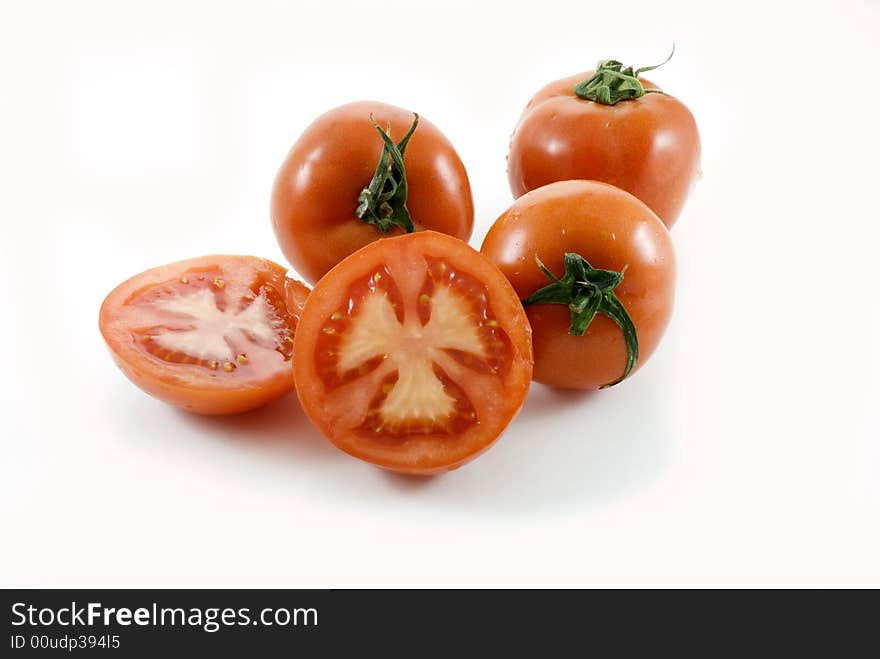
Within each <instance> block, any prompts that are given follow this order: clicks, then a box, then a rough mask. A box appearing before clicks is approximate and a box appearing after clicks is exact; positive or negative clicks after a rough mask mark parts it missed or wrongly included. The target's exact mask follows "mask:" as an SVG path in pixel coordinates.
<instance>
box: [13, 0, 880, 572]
mask: <svg viewBox="0 0 880 659" xmlns="http://www.w3.org/2000/svg"><path fill="white" fill-rule="evenodd" d="M823 4H824V7H823V6H822V5H823ZM878 34H880V5H878V3H877V2H867V3H864V2H843V1H837V2H833V3H832V2H828V3H802V2H798V3H768V2H761V3H756V4H747V3H734V4H730V3H728V4H726V5H723V6H717V5H715V4H714V3H704V2H693V3H686V4H685V3H677V4H676V3H674V2H643V3H633V2H627V3H612V2H602V3H590V2H584V1H582V0H580V1H578V2H574V3H570V4H564V3H560V2H551V1H548V0H542V1H541V2H525V3H520V2H505V3H503V4H496V5H489V4H488V3H481V4H480V6H479V7H471V6H470V5H469V3H464V2H459V3H448V2H444V3H439V2H438V3H434V4H425V5H424V6H415V4H414V3H404V2H398V3H384V2H381V1H379V0H375V1H373V2H370V3H369V4H366V3H365V4H364V5H363V6H358V5H357V4H356V3H339V2H337V3H331V2H313V3H308V6H295V5H289V6H288V5H286V4H285V3H282V2H271V3H244V2H243V3H240V4H228V3H218V2H204V3H183V2H179V1H174V2H150V3H123V2H109V1H108V2H88V1H82V2H76V3H73V2H57V3H44V2H32V3H25V2H12V1H8V0H0V189H2V192H0V223H2V227H0V229H2V233H0V237H2V243H0V245H2V247H0V249H2V259H0V276H2V281H3V282H4V284H5V292H4V295H3V303H2V317H3V321H2V323H0V346H2V357H0V359H2V361H0V363H2V367H3V368H2V373H3V377H2V378H0V393H2V395H0V405H2V425H0V434H2V445H0V449H2V455H0V494H2V500H0V523H2V529H3V530H2V532H0V534H2V537H3V539H2V541H0V584H3V585H9V586H11V585H53V584H54V585H95V586H97V585H259V586H263V585H265V586H270V585H271V586H343V585H375V586H386V585H571V586H573V585H846V584H851V585H868V584H873V585H875V586H876V585H880V560H878V556H880V427H878V426H880V424H878V407H880V404H878V402H880V395H878V394H880V385H878V374H880V368H878V354H880V348H878V340H877V339H878V333H880V313H878V312H880V306H878V290H877V285H878V283H880V276H878V267H877V263H876V258H877V253H878V252H877V250H878V247H877V241H878V239H880V231H878V228H877V227H878V222H880V213H878V211H877V193H878V190H877V188H878V170H880V167H878V156H877V154H878V152H880V139H878V128H877V126H878V119H877V117H878V107H880V93H878V90H877V76H876V71H875V69H876V66H877V64H878V62H880V57H878V56H880V48H878V45H877V44H878V41H877V35H878ZM673 41H675V43H676V45H677V50H676V55H675V57H674V58H673V60H672V61H671V62H670V63H669V64H668V65H667V66H666V67H664V68H663V69H661V70H660V71H659V72H655V73H654V74H653V75H652V78H653V79H654V80H655V81H656V82H658V83H659V84H660V85H662V86H663V87H664V88H665V89H666V90H667V91H669V92H671V93H673V94H675V95H677V96H678V97H680V98H681V99H682V100H684V101H685V102H686V103H687V104H688V105H689V107H690V108H691V110H692V111H693V113H694V114H695V116H696V118H697V121H698V124H699V126H700V130H701V133H702V140H703V171H704V176H703V178H702V180H701V181H700V183H699V185H698V187H697V188H696V190H695V192H694V194H693V196H692V197H691V200H690V202H689V204H688V206H687V208H686V210H685V213H684V215H683V216H682V217H681V219H680V220H679V222H678V224H677V225H676V227H675V228H674V230H673V239H674V241H675V244H676V248H677V250H678V256H679V265H680V268H679V282H678V298H677V307H676V313H675V316H674V319H673V322H672V324H671V326H670V328H669V331H668V333H667V335H666V338H665V341H664V343H663V345H662V346H661V348H660V350H659V351H658V352H657V353H656V355H655V356H654V357H653V358H652V360H651V361H650V362H649V363H648V364H647V365H646V366H645V368H644V369H643V370H642V371H641V372H639V373H638V375H637V376H636V377H634V378H633V379H632V380H629V381H627V382H626V383H624V384H623V385H621V386H619V387H616V388H614V389H612V390H608V391H603V392H599V393H596V394H588V395H583V394H571V393H560V392H558V391H553V390H550V389H547V388H545V387H542V386H540V385H535V386H534V387H533V389H532V391H531V392H530V394H529V397H528V400H527V402H526V405H525V407H524V409H523V411H522V413H521V414H520V416H519V418H518V419H517V420H516V421H515V422H514V424H513V425H512V426H511V427H510V429H509V430H508V432H507V433H506V434H505V436H504V437H503V438H502V440H501V441H500V442H499V443H498V444H497V445H496V446H495V448H493V449H492V450H491V451H489V452H488V453H487V454H486V455H485V456H483V457H481V458H480V459H478V460H477V461H475V462H473V463H471V464H469V465H467V466H466V467H464V468H463V469H461V470H459V471H457V472H454V473H452V474H449V475H445V476H441V477H436V478H431V479H411V478H404V477H399V476H394V475H390V474H387V473H384V472H381V471H379V470H377V469H374V468H372V467H370V466H369V465H366V464H363V463H360V462H358V461H356V460H353V459H350V458H348V457H347V456H345V455H344V454H342V453H340V452H338V451H337V450H336V449H334V448H333V447H332V446H331V445H330V444H329V443H328V442H326V441H325V440H324V439H323V438H322V437H321V436H319V435H318V434H317V432H316V431H315V430H314V429H313V428H312V427H311V426H310V425H309V423H308V422H307V421H306V419H305V418H304V416H303V414H302V412H301V411H300V409H299V406H298V403H297V401H296V398H295V396H291V397H288V398H287V399H285V400H283V401H281V402H279V403H277V404H274V405H272V406H270V407H268V408H265V409H263V410H261V411H257V412H254V413H251V414H247V415H244V416H240V417H236V418H229V419H206V418H197V417H193V416H190V415H187V414H185V413H183V412H180V411H177V410H175V409H172V408H170V407H167V406H165V405H163V404H161V403H159V402H157V401H154V400H153V399H150V398H148V397H147V396H145V395H143V394H142V393H141V392H140V391H138V390H137V389H135V388H134V387H133V386H132V385H131V384H129V383H128V381H127V380H125V378H124V377H123V376H122V375H121V374H120V373H119V372H118V371H117V370H116V368H115V367H114V365H113V364H112V362H111V360H110V357H109V356H108V355H107V353H106V351H105V348H104V346H103V344H102V341H101V337H100V335H99V333H98V328H97V316H98V308H99V306H100V303H101V301H102V299H103V298H104V296H105V295H106V294H107V293H108V292H109V291H110V290H111V289H112V288H113V287H114V286H115V285H116V284H117V283H119V282H120V281H122V280H123V279H125V278H127V277H129V276H131V275H134V274H136V273H138V272H140V271H141V270H144V269H146V268H148V267H152V266H155V265H160V264H163V263H167V262H171V261H176V260H179V259H183V258H187V257H191V256H197V255H201V254H208V253H218V252H220V253H222V252H228V253H245V254H256V255H261V256H266V257H269V258H272V259H274V260H277V261H280V262H283V257H282V255H281V252H280V250H279V249H278V247H277V245H276V244H275V240H274V237H273V234H272V231H271V228H270V222H269V210H268V209H269V191H270V186H271V183H272V179H273V176H274V174H275V170H276V168H277V167H278V166H279V165H280V163H281V161H282V159H283V157H284V155H285V153H286V151H287V149H288V148H289V147H290V145H291V144H292V143H293V141H294V140H295V139H296V137H297V136H298V134H299V133H300V131H301V130H302V129H303V128H304V127H305V126H306V124H307V123H308V122H309V121H311V120H312V119H313V118H314V117H316V116H317V115H318V114H320V113H322V112H324V111H325V110H327V109H329V108H331V107H334V106H335V105H338V104H341V103H343V102H347V101H350V100H355V99H363V98H372V99H377V100H382V101H386V102H390V103H393V104H397V105H400V106H403V107H406V108H410V109H413V110H417V111H418V112H420V113H422V114H424V115H425V116H426V117H428V118H430V119H431V120H432V121H433V122H434V123H435V124H437V125H438V126H439V127H440V128H441V130H443V131H444V132H445V133H446V135H447V136H448V137H449V138H450V139H451V140H452V142H453V143H454V144H455V145H456V147H457V149H458V151H459V153H460V155H461V156H462V159H463V160H464V162H465V164H466V166H467V167H468V170H469V173H470V176H471V182H472V185H473V189H474V196H475V202H476V210H477V214H476V217H477V227H476V231H475V235H474V240H473V244H475V245H479V242H480V241H481V240H482V237H483V235H484V234H485V232H486V230H487V229H488V227H489V225H490V223H491V221H492V220H493V219H494V218H495V217H497V215H498V214H500V213H501V211H503V210H504V209H505V208H506V206H507V205H509V204H510V202H511V199H510V195H509V191H508V188H507V181H506V176H505V162H504V158H505V155H506V147H507V140H508V136H509V134H510V131H511V130H512V128H513V126H514V123H515V121H516V119H517V116H518V114H519V112H520V110H521V108H522V107H523V105H524V104H525V103H526V101H527V100H528V98H529V96H530V95H531V94H532V93H533V92H535V91H536V90H537V89H538V88H539V87H541V86H542V85H543V84H545V83H546V82H549V81H550V80H553V79H555V78H558V77H562V76H565V75H569V74H572V73H575V72H578V71H581V70H584V69H587V68H590V67H592V66H593V65H594V64H595V61H596V60H597V59H600V58H609V57H613V58H616V59H622V60H624V61H625V62H631V63H633V64H638V65H644V64H651V63H655V62H656V61H659V60H662V59H663V58H664V57H665V56H666V54H667V52H668V50H669V47H670V45H671V43H672V42H673Z"/></svg>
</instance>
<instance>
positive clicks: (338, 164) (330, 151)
mask: <svg viewBox="0 0 880 659" xmlns="http://www.w3.org/2000/svg"><path fill="white" fill-rule="evenodd" d="M371 115H372V116H373V118H374V119H375V120H376V122H377V123H378V124H379V125H380V126H381V127H382V128H383V129H385V128H387V126H388V125H389V124H390V126H391V132H390V136H391V138H392V139H393V140H394V141H395V142H396V141H397V140H399V139H401V138H402V137H403V136H404V135H405V134H406V132H407V130H409V127H410V125H411V124H412V121H413V113H412V112H408V111H407V110H403V109H401V108H398V107H394V106H392V105H386V104H384V103H378V102H372V101H361V102H356V103H349V104H347V105H343V106H340V107H338V108H335V109H333V110H330V111H329V112H327V113H325V114H323V115H321V116H320V117H318V118H317V119H316V120H315V121H314V122H313V123H312V124H311V125H310V126H309V127H308V128H306V130H305V132H303V134H302V135H301V136H300V138H299V139H298V140H297V142H296V143H295V144H294V145H293V148H291V150H290V152H289V153H288V154H287V157H286V158H285V160H284V163H283V164H282V165H281V169H280V170H279V172H278V175H277V177H276V178H275V184H274V187H273V190H272V226H273V228H274V229H275V236H276V237H277V239H278V244H279V245H280V246H281V250H282V251H283V252H284V255H285V257H287V260H288V261H290V263H291V265H292V266H293V267H294V268H295V269H296V271H297V272H298V273H299V274H300V275H301V276H302V277H304V278H305V279H306V280H307V281H309V282H311V283H315V282H316V281H317V280H318V279H320V278H321V277H322V276H323V275H324V274H325V273H326V272H327V271H328V270H330V268H332V267H333V266H335V265H336V264H337V263H339V262H340V261H341V260H342V259H343V258H345V257H346V256H348V255H349V254H351V253H353V252H355V251H356V250H358V249H360V248H361V247H363V246H365V245H367V244H369V243H371V242H373V241H374V240H378V239H379V238H382V237H385V236H394V235H400V234H401V233H403V229H399V228H395V229H394V230H392V231H389V232H388V233H386V234H383V233H382V232H381V231H380V230H379V229H378V228H376V227H375V226H372V225H369V224H367V223H365V222H363V221H362V220H360V219H359V218H358V217H357V215H356V214H355V209H356V207H357V205H358V195H359V194H360V193H361V191H362V190H363V189H364V188H365V187H366V186H367V185H368V184H369V182H370V180H371V179H372V177H373V174H374V173H375V170H376V164H377V163H378V160H379V156H380V155H381V153H382V140H381V138H380V136H379V134H378V133H377V131H376V128H375V127H374V126H373V124H372V122H371V120H370V116H371ZM404 165H405V167H406V175H407V183H408V186H409V194H408V200H407V204H406V206H407V208H408V209H409V212H410V216H411V217H412V221H413V224H414V225H415V229H416V231H419V230H422V229H430V230H433V231H440V232H442V233H446V234H449V235H451V236H456V237H458V238H461V239H462V240H465V241H466V240H468V239H469V238H470V236H471V232H472V231H473V223H474V205H473V199H472V196H471V188H470V183H469V181H468V177H467V172H466V171H465V168H464V165H463V164H462V162H461V159H460V158H459V157H458V154H457V153H456V151H455V149H454V148H453V146H452V144H451V143H450V142H449V140H447V139H446V137H445V136H444V135H443V134H442V133H441V132H440V131H439V130H438V129H437V127H436V126H434V125H433V124H432V123H431V122H429V121H428V120H426V119H425V118H424V117H420V118H419V125H418V128H417V129H416V131H415V133H413V136H412V138H411V140H410V142H409V144H408V146H407V147H406V152H405V154H404Z"/></svg>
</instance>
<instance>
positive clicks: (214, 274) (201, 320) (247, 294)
mask: <svg viewBox="0 0 880 659" xmlns="http://www.w3.org/2000/svg"><path fill="white" fill-rule="evenodd" d="M308 294H309V289H308V288H307V287H306V286H305V285H303V284H301V283H300V282H298V281H295V280H293V279H290V278H288V277H287V276H286V269H285V268H283V267H281V266H280V265H278V264H276V263H273V262H271V261H267V260H265V259H259V258H256V257H253V256H204V257H201V258H196V259H190V260H187V261H180V262H178V263H172V264H170V265H166V266H162V267H159V268H153V269H152V270H147V271H146V272H142V273H141V274H139V275H137V276H135V277H132V278H131V279H129V280H128V281H126V282H124V283H122V284H120V285H119V286H117V287H116V288H115V289H114V290H113V291H112V292H111V293H110V295H108V296H107V299H106V300H104V304H103V305H102V306H101V314H100V328H101V334H102V335H103V336H104V340H105V341H106V342H107V345H108V347H109V348H110V352H111V354H112V355H113V358H114V359H115V360H116V363H117V364H118V365H119V368H120V369H122V372H123V373H125V375H126V376H128V378H129V379H130V380H131V381H132V382H134V383H135V384H136V385H137V386H138V387H140V388H141V389H143V390H144V391H146V392H147V393H148V394H151V395H152V396H155V397H156V398H159V399H161V400H163V401H165V402H167V403H170V404H172V405H177V406H179V407H182V408H184V409H186V410H189V411H191V412H197V413H200V414H232V413H236V412H244V411H246V410H250V409H253V408H255V407H259V406H260V405H263V404H264V403H267V402H269V401H271V400H274V399H276V398H278V397H280V396H282V395H283V394H285V393H287V392H288V391H290V390H291V389H292V388H293V382H294V381H293V368H292V366H291V360H292V356H293V335H294V331H295V330H296V324H297V320H298V318H299V315H300V312H301V310H302V307H303V305H304V304H305V300H306V298H307V296H308Z"/></svg>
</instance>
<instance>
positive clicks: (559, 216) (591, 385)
mask: <svg viewBox="0 0 880 659" xmlns="http://www.w3.org/2000/svg"><path fill="white" fill-rule="evenodd" d="M481 251H482V252H483V254H485V255H486V256H487V257H489V259H491V260H492V261H493V262H494V263H495V264H496V265H498V267H499V268H501V271H502V272H503V273H504V274H505V275H506V276H507V278H508V279H509V280H510V283H511V284H512V285H513V288H514V290H516V293H517V295H518V296H519V297H520V298H521V299H525V298H527V297H528V296H529V295H531V294H532V293H534V292H535V291H536V290H538V289H540V288H542V287H544V286H546V285H547V284H548V283H549V280H548V279H547V277H546V276H545V275H544V274H543V273H542V272H541V270H540V269H539V268H538V266H537V265H536V263H535V256H537V257H538V258H540V259H541V261H542V262H543V263H544V264H545V265H546V266H547V267H548V268H549V269H550V270H551V271H552V272H553V273H554V274H555V275H557V276H561V275H562V271H563V256H564V254H565V253H566V252H576V253H578V254H580V255H581V256H583V257H584V258H585V259H586V260H587V261H589V263H590V264H591V265H592V266H593V267H595V268H602V269H608V270H616V271H620V270H623V268H624V267H625V266H626V268H627V269H626V272H625V274H624V279H623V282H622V283H621V284H620V285H619V286H618V287H617V288H616V289H615V291H614V292H615V294H616V295H617V297H618V298H619V299H620V301H621V303H622V304H623V305H624V306H625V307H626V309H627V311H628V312H629V314H630V317H631V318H632V320H633V323H634V324H635V326H636V332H637V334H638V341H639V359H638V362H637V363H636V366H635V368H634V369H633V372H635V370H637V369H638V368H640V367H641V366H642V365H643V364H644V363H645V362H646V361H647V360H648V358H649V357H650V356H651V354H652V353H653V352H654V350H655V349H656V348H657V345H658V344H659V343H660V339H661V338H662V336H663V333H664V332H665V330H666V326H667V325H668V323H669V319H670V317H671V315H672V307H673V301H674V295H675V253H674V250H673V246H672V241H671V240H670V237H669V233H668V231H667V229H666V227H665V226H663V223H662V222H661V221H660V220H659V218H658V217H657V216H656V215H654V213H652V212H651V210H650V209H649V208H648V207H647V206H645V205H644V204H643V203H642V202H641V201H639V200H638V199H636V198H635V197H633V196H632V195H630V194H629V193H627V192H624V191H623V190H620V189H618V188H615V187H613V186H611V185H607V184H605V183H599V182H595V181H561V182H558V183H551V184H550V185H546V186H544V187H541V188H538V189H537V190H533V191H531V192H529V193H527V194H525V195H523V196H522V197H520V198H519V199H518V200H516V201H515V202H514V204H513V205H512V206H511V207H510V208H509V209H508V210H507V211H505V212H504V213H503V214H502V215H501V216H500V217H499V218H498V220H496V222H495V224H494V225H493V226H492V228H491V229H490V230H489V233H488V234H487V235H486V239H485V241H484V242H483V246H482V248H481ZM526 314H527V315H528V317H529V321H530V322H531V325H532V340H533V345H534V352H535V369H534V379H535V380H536V381H538V382H543V383H545V384H549V385H552V386H556V387H561V388H566V389H596V388H599V387H601V386H603V385H606V384H608V383H610V382H614V381H615V380H616V379H617V378H619V377H620V375H621V373H622V372H623V370H624V365H625V362H626V344H625V341H624V338H623V333H622V332H621V330H620V328H619V327H618V326H617V325H616V324H615V323H614V321H612V320H611V319H610V318H607V317H606V316H603V315H597V316H596V317H595V318H594V320H593V322H592V323H591V325H590V326H589V327H588V328H587V331H586V333H585V334H584V335H583V336H572V335H570V334H569V333H568V329H569V322H570V314H569V310H568V307H567V306H565V305H561V304H536V305H531V306H528V307H526Z"/></svg>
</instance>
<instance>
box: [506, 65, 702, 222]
mask: <svg viewBox="0 0 880 659" xmlns="http://www.w3.org/2000/svg"><path fill="white" fill-rule="evenodd" d="M600 64H601V63H600ZM618 68H620V67H618ZM595 73H596V72H595V71H587V72H585V73H580V74H578V75H573V76H570V77H568V78H563V79H561V80H557V81H555V82H552V83H550V84H549V85H547V86H546V87H544V88H543V89H541V90H540V91H539V92H538V93H537V94H535V96H534V97H533V98H532V99H531V100H530V101H529V103H528V105H527V106H526V109H525V111H524V112H523V114H522V116H521V117H520V120H519V123H518V125H517V127H516V129H515V130H514V133H513V136H512V137H511V141H510V152H509V155H508V166H507V176H508V180H509V182H510V189H511V191H512V192H513V196H514V197H520V196H521V195H523V194H525V193H526V192H528V191H529V190H534V189H535V188H539V187H541V186H542V185H546V184H548V183H553V182H554V181H566V180H571V179H589V180H595V181H604V182H606V183H610V184H612V185H615V186H617V187H618V188H621V189H623V190H626V191H627V192H630V193H632V194H634V195H635V196H636V197H638V198H639V199H641V200H642V201H643V202H645V203H646V204H647V205H648V207H649V208H651V210H653V211H654V212H655V213H656V214H657V215H658V216H659V217H660V219H661V220H663V222H664V223H665V224H666V226H667V227H671V226H672V225H673V224H674V223H675V221H676V219H678V216H679V214H680V213H681V211H682V208H683V207H684V203H685V200H686V199H687V196H688V193H689V192H690V189H691V187H692V186H693V184H694V182H695V181H696V179H697V176H698V175H699V169H700V135H699V132H698V131H697V124H696V121H695V120H694V117H693V115H692V114H691V112H690V110H688V108H687V106H685V104H684V103H682V102H681V101H680V100H678V99H677V98H675V97H674V96H670V95H669V94H665V93H663V94H659V93H652V92H649V93H646V94H644V95H643V96H640V97H638V98H626V99H625V100H620V101H618V102H616V103H615V104H614V105H607V104H605V103H602V102H598V101H594V100H589V99H588V98H582V97H580V96H578V95H577V94H576V93H575V91H574V89H575V86H576V85H578V83H581V82H584V81H589V80H590V79H591V78H592V77H593V76H594V75H595ZM615 79H616V78H615ZM638 80H639V83H640V84H641V86H642V87H643V88H644V89H645V90H656V89H657V86H656V85H654V84H653V83H651V82H649V81H648V80H645V79H643V78H639V79H638ZM612 100H614V99H612Z"/></svg>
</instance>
